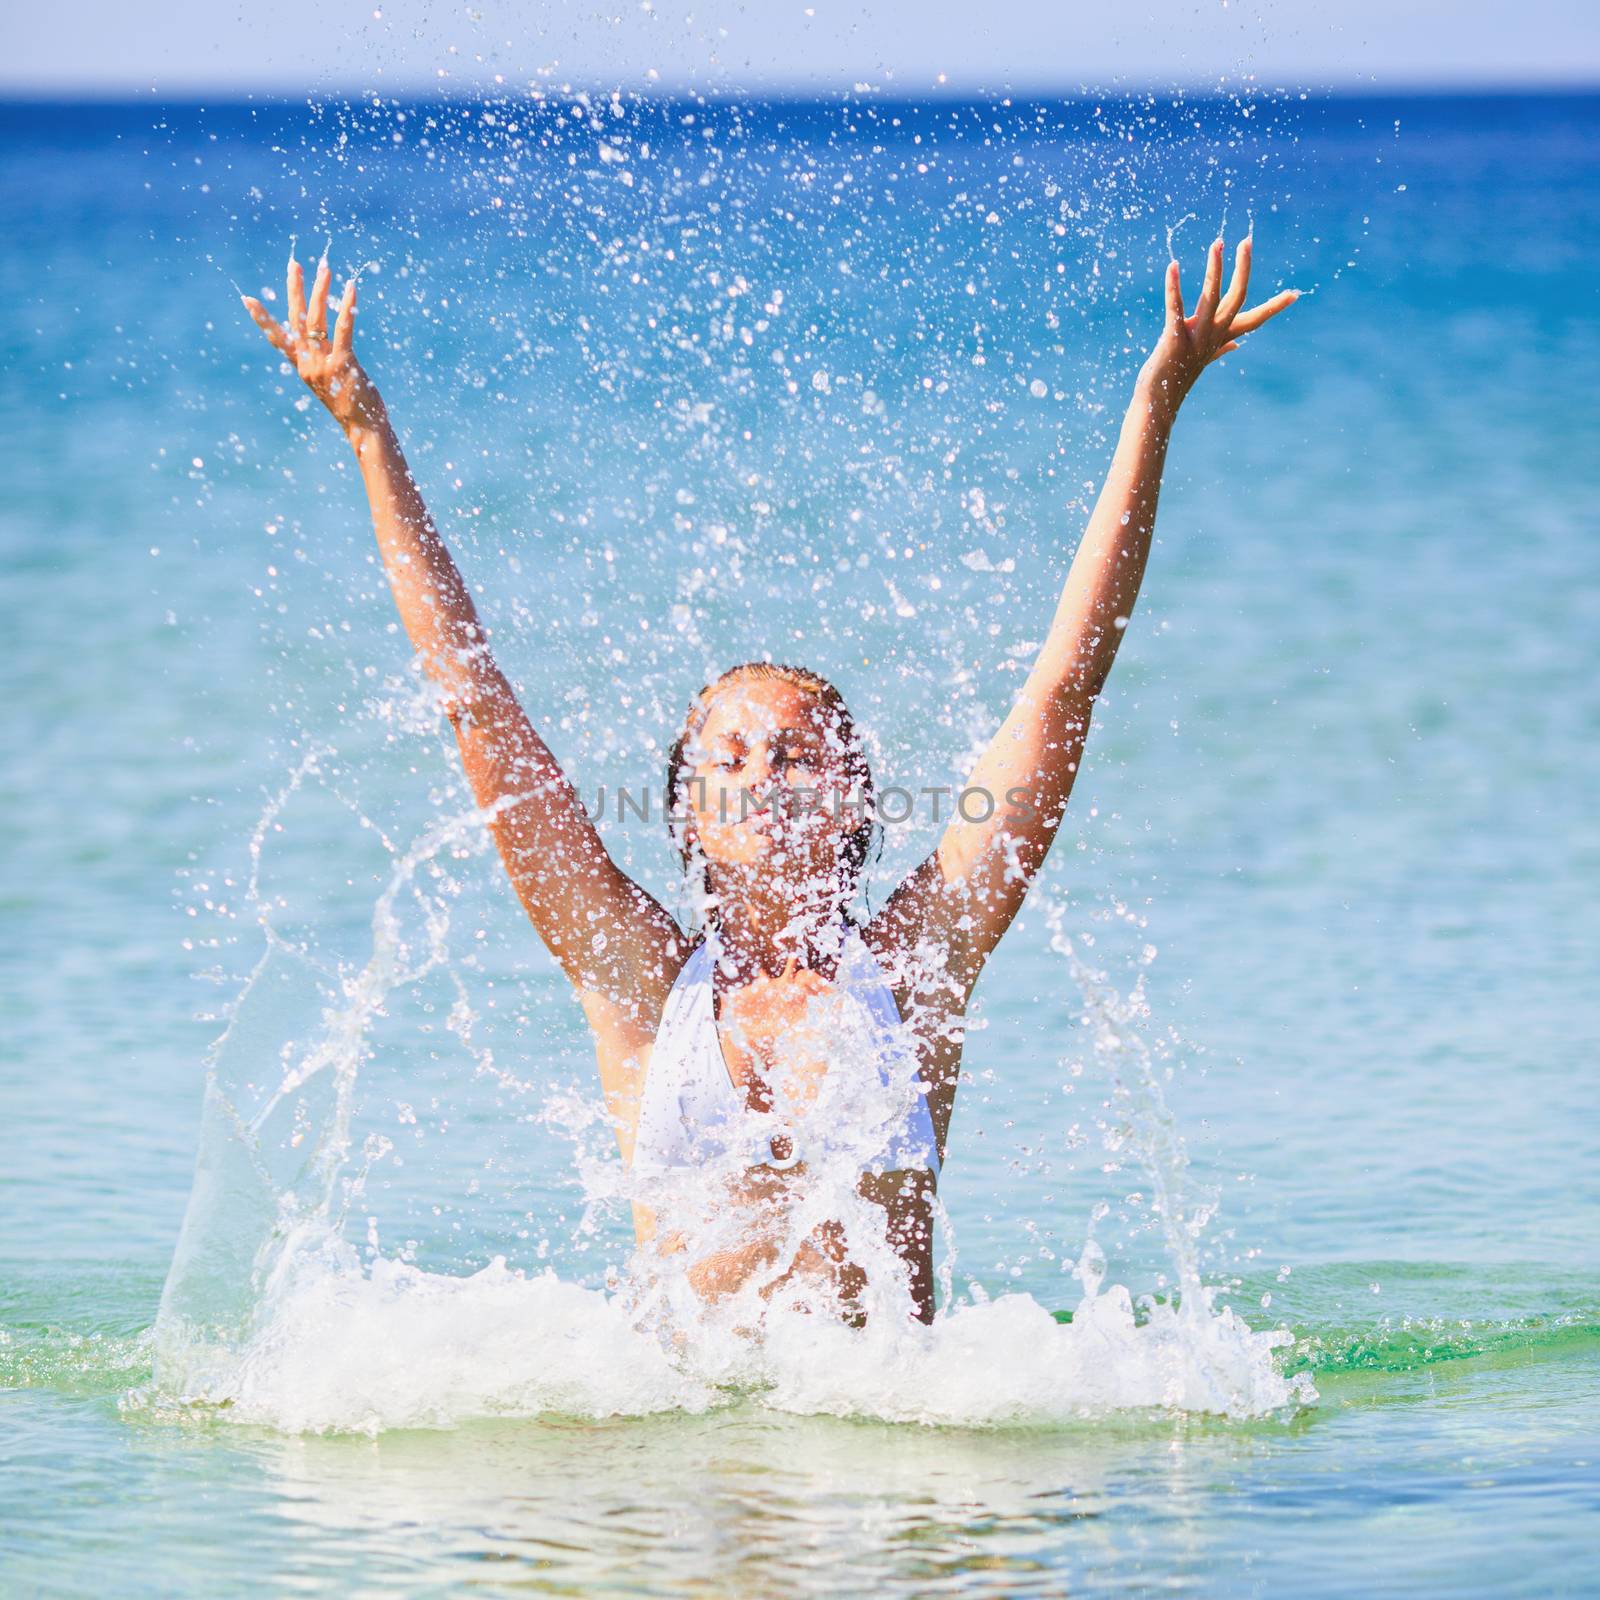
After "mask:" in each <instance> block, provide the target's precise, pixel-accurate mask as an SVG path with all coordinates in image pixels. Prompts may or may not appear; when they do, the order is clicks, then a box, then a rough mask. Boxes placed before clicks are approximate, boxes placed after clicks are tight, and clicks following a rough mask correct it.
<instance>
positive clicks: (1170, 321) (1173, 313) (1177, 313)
mask: <svg viewBox="0 0 1600 1600" xmlns="http://www.w3.org/2000/svg"><path fill="white" fill-rule="evenodd" d="M1182 321H1183V285H1182V284H1181V283H1180V282H1179V281H1178V263H1177V262H1176V261H1169V262H1168V263H1167V327H1168V328H1169V329H1172V328H1175V327H1177V325H1178V324H1179V323H1180V322H1182Z"/></svg>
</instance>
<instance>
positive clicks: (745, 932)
mask: <svg viewBox="0 0 1600 1600" xmlns="http://www.w3.org/2000/svg"><path fill="white" fill-rule="evenodd" d="M844 921H845V919H844V907H843V906H842V905H841V904H839V902H838V901H837V900H836V899H834V898H832V897H830V898H829V899H828V900H827V901H825V902H822V903H816V904H811V905H806V904H800V905H797V904H796V903H795V902H794V901H793V900H792V899H791V900H784V901H771V900H768V899H767V898H766V897H764V896H761V897H757V896H750V897H746V896H737V897H736V896H733V895H725V896H724V897H723V898H722V900H721V901H720V902H719V904H718V907H717V909H716V912H715V921H714V923H713V924H712V931H713V933H714V935H715V937H716V940H717V943H718V945H719V946H720V948H721V952H722V954H723V955H724V956H726V957H729V958H731V960H732V961H733V964H734V966H735V969H736V970H737V972H738V974H739V977H740V978H741V979H743V980H744V981H749V980H750V979H751V978H755V977H758V976H759V975H760V974H761V973H767V974H769V975H771V976H776V975H777V974H778V973H780V972H782V971H783V969H784V966H785V965H786V964H787V962H788V961H789V959H790V958H791V957H793V958H794V960H795V963H796V965H797V966H801V967H806V968H809V969H811V970H813V971H822V972H823V973H824V974H826V973H827V972H830V971H831V970H832V969H833V967H834V965H835V964H836V963H837V961H838V959H839V954H840V951H841V950H842V949H843V939H842V934H843V929H844Z"/></svg>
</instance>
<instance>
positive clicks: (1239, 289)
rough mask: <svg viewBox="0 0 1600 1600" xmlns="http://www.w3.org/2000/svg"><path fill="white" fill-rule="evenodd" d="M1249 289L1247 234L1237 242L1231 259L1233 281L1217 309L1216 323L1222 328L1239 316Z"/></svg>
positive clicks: (1248, 241) (1248, 236)
mask: <svg viewBox="0 0 1600 1600" xmlns="http://www.w3.org/2000/svg"><path fill="white" fill-rule="evenodd" d="M1249 288H1250V235H1249V234H1248V233H1247V234H1246V235H1245V236H1244V238H1242V239H1241V240H1240V241H1239V248H1238V250H1236V251H1235V252H1234V257H1233V279H1232V281H1231V282H1230V283H1229V284H1228V292H1227V293H1226V294H1225V295H1223V297H1222V304H1221V305H1219V306H1218V307H1217V321H1218V322H1220V323H1221V324H1222V325H1223V326H1224V327H1226V326H1227V325H1228V323H1230V322H1231V321H1232V320H1233V319H1234V318H1235V317H1236V316H1238V315H1239V307H1240V306H1242V305H1243V304H1244V297H1245V295H1246V293H1248V291H1249Z"/></svg>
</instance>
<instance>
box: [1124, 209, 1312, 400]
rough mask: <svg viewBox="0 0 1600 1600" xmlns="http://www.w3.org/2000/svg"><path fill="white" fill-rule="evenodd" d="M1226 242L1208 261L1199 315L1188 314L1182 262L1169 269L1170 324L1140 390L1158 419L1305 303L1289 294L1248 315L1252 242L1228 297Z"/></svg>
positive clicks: (1242, 248)
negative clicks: (1248, 341) (1218, 363)
mask: <svg viewBox="0 0 1600 1600" xmlns="http://www.w3.org/2000/svg"><path fill="white" fill-rule="evenodd" d="M1222 248H1223V246H1222V240H1221V238H1220V237H1219V238H1218V239H1216V240H1215V241H1213V243H1212V246H1211V249H1210V251H1209V252H1208V253H1207V255H1206V276H1205V281H1204V283H1203V284H1202V285H1201V286H1200V299H1199V302H1198V303H1197V304H1196V306H1195V308H1194V315H1193V316H1192V317H1188V316H1185V315H1184V312H1183V290H1182V288H1181V287H1180V285H1179V281H1178V263H1177V261H1176V260H1174V261H1171V262H1169V263H1168V265H1167V324H1166V326H1165V327H1164V328H1163V329H1162V330H1161V338H1160V340H1159V341H1158V342H1157V344H1156V347H1155V349H1154V350H1152V351H1151V352H1150V357H1149V359H1148V360H1147V361H1146V362H1145V364H1144V367H1143V369H1142V370H1141V371H1140V373H1139V387H1140V390H1141V391H1142V392H1143V393H1144V395H1145V398H1146V400H1147V402H1148V404H1149V406H1150V408H1151V410H1152V412H1153V413H1155V414H1156V415H1157V416H1158V417H1164V418H1165V420H1167V421H1171V419H1172V418H1173V417H1175V416H1176V415H1177V412H1178V407H1179V406H1180V405H1182V404H1183V401H1184V397H1185V396H1186V395H1187V394H1188V393H1189V391H1190V390H1191V389H1192V388H1193V387H1194V385H1195V380H1196V379H1197V378H1199V376H1200V374H1201V373H1202V372H1204V371H1205V369H1206V368H1207V367H1208V366H1210V365H1211V363H1212V362H1213V361H1215V360H1217V359H1218V358H1219V357H1221V356H1225V355H1227V354H1228V352H1229V351H1230V350H1237V349H1238V348H1239V341H1240V340H1241V339H1242V338H1244V336H1245V335H1246V334H1248V333H1254V332H1255V331H1256V329H1257V328H1259V327H1260V326H1261V324H1262V323H1264V322H1267V321H1270V320H1271V319H1272V318H1273V317H1275V316H1277V314H1278V313H1279V312H1280V311H1284V310H1286V309H1287V308H1288V307H1289V306H1292V305H1293V304H1294V303H1295V301H1296V300H1298V299H1299V298H1300V291H1299V290H1298V289H1285V290H1284V291H1283V292H1282V293H1281V294H1275V295H1273V297H1272V298H1271V299H1270V300H1264V301H1262V303H1261V304H1260V305H1258V306H1252V307H1251V308H1250V309H1249V310H1248V311H1245V310H1242V309H1241V308H1242V307H1243V305H1244V297H1245V294H1246V292H1247V291H1248V289H1249V287H1250V236H1249V235H1248V234H1246V235H1245V237H1244V238H1243V239H1241V240H1240V241H1239V248H1238V250H1237V252H1236V253H1235V255H1234V260H1233V279H1232V281H1231V282H1230V283H1229V284H1228V291H1227V293H1226V294H1224V293H1223V292H1222Z"/></svg>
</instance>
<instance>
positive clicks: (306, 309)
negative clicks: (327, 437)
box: [242, 251, 385, 434]
mask: <svg viewBox="0 0 1600 1600" xmlns="http://www.w3.org/2000/svg"><path fill="white" fill-rule="evenodd" d="M331 278H332V274H331V273H330V272H329V270H328V262H327V258H326V257H324V258H323V259H322V261H321V262H319V263H318V265H317V276H316V279H315V281H314V282H313V283H312V285H311V302H310V304H309V306H308V305H307V303H306V275H305V270H304V269H303V268H302V267H301V265H300V263H299V261H297V260H296V259H295V256H294V254H293V252H292V251H291V252H290V255H289V279H288V286H287V287H288V306H289V316H288V322H287V326H285V325H284V324H282V323H279V322H277V321H275V320H274V319H273V317H272V316H271V314H270V313H269V312H268V311H267V308H266V307H265V306H264V305H262V304H261V302H260V301H259V300H255V299H252V298H251V297H250V296H249V295H244V296H242V299H243V300H244V308H245V310H246V311H248V312H249V313H250V315H251V316H252V317H253V318H254V319H255V322H256V326H257V327H258V328H260V329H261V331H262V332H263V333H264V334H266V336H267V337H268V338H269V339H270V340H271V341H272V343H273V345H274V346H275V347H276V348H277V349H278V350H279V351H281V352H282V354H283V357H284V359H285V360H286V361H287V362H289V364H290V365H291V366H292V367H293V368H294V369H295V371H296V372H298V373H299V374H300V377H301V379H302V380H303V381H304V383H305V385H306V387H307V388H308V389H310V391H311V392H312V393H313V394H314V395H315V396H316V397H317V398H318V399H319V400H320V401H321V402H322V403H323V405H325V406H326V407H327V408H328V410H329V412H330V413H332V415H333V419H334V421H336V422H337V423H338V424H339V426H340V427H341V428H343V429H344V431H345V433H346V434H353V433H355V432H357V431H366V430H370V429H374V428H377V427H378V426H380V425H381V424H382V423H383V422H384V421H385V413H384V409H383V400H382V398H381V397H380V396H379V394H378V390H377V386H376V385H375V384H374V383H373V381H372V380H371V379H370V378H369V377H368V376H367V375H366V373H365V372H363V371H362V369H361V363H360V362H359V361H357V360H356V357H355V350H354V347H353V341H354V337H355V319H356V280H355V278H354V277H352V278H351V279H350V281H349V282H348V283H347V284H346V285H345V286H344V297H343V298H342V299H341V300H340V302H339V313H338V317H337V320H336V321H335V322H334V325H333V338H332V339H331V340H330V339H329V337H328V285H329V282H330V280H331Z"/></svg>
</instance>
